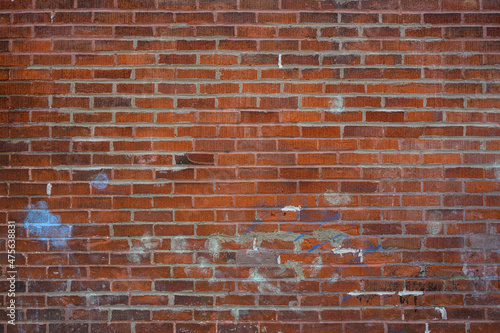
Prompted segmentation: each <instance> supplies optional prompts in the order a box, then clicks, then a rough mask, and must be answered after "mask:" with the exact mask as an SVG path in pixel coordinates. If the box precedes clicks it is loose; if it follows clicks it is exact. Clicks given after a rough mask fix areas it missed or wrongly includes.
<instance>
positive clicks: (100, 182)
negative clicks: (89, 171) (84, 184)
mask: <svg viewBox="0 0 500 333" xmlns="http://www.w3.org/2000/svg"><path fill="white" fill-rule="evenodd" d="M108 183H109V180H108V176H106V174H105V173H100V174H98V175H97V176H95V177H94V178H93V179H92V181H91V182H90V185H91V186H93V187H95V188H96V189H98V190H104V189H105V188H106V187H107V186H108Z"/></svg>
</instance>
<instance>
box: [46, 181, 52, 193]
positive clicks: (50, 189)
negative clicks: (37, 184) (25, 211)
mask: <svg viewBox="0 0 500 333" xmlns="http://www.w3.org/2000/svg"><path fill="white" fill-rule="evenodd" d="M51 194H52V184H50V183H49V184H47V195H51Z"/></svg>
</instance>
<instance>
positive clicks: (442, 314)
mask: <svg viewBox="0 0 500 333" xmlns="http://www.w3.org/2000/svg"><path fill="white" fill-rule="evenodd" d="M434 310H436V311H439V312H440V313H441V319H443V320H448V315H447V313H446V309H445V308H441V307H437V306H436V307H435V308H434Z"/></svg>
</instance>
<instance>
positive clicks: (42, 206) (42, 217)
mask: <svg viewBox="0 0 500 333" xmlns="http://www.w3.org/2000/svg"><path fill="white" fill-rule="evenodd" d="M28 209H29V211H28V215H27V216H26V218H25V219H24V228H25V229H26V231H27V232H28V235H30V236H31V237H36V238H38V239H40V240H44V241H48V240H53V239H56V240H57V243H59V244H61V246H62V245H65V244H66V238H68V237H70V235H71V226H69V225H61V217H60V216H59V215H54V214H52V212H51V211H49V209H48V205H47V203H46V202H45V201H39V202H37V203H36V205H34V206H33V205H30V206H29V207H28Z"/></svg>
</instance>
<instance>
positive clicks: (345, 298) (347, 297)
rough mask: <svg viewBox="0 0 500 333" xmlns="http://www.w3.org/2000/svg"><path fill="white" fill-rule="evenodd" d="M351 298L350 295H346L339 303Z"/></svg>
mask: <svg viewBox="0 0 500 333" xmlns="http://www.w3.org/2000/svg"><path fill="white" fill-rule="evenodd" d="M351 297H352V296H351V295H346V296H344V298H342V300H341V302H343V301H347V300H348V299H349V298H351Z"/></svg>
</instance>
